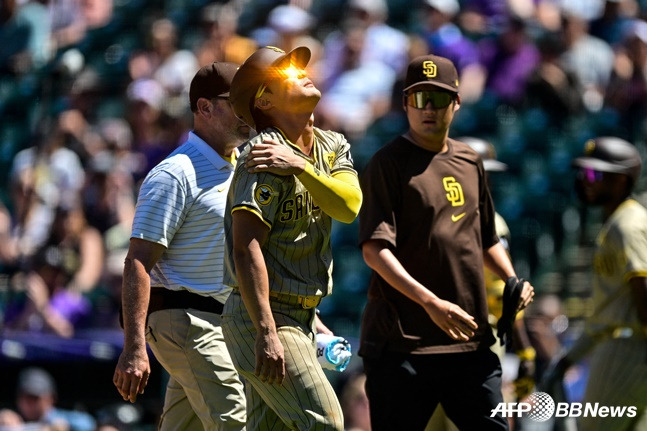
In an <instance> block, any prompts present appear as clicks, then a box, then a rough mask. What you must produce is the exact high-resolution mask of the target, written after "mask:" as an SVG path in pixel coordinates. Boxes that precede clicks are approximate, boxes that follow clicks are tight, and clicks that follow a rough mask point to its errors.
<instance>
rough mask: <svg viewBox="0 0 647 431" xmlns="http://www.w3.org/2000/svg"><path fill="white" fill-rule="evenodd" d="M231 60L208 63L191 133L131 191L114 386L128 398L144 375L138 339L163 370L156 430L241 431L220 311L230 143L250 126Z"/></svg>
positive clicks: (239, 400) (240, 400) (233, 152)
mask: <svg viewBox="0 0 647 431" xmlns="http://www.w3.org/2000/svg"><path fill="white" fill-rule="evenodd" d="M236 69H237V65H235V64H232V63H213V64H211V65H208V66H205V67H203V68H202V69H200V70H199V71H198V73H197V74H196V75H195V77H194V78H193V81H192V82H191V87H190V103H191V110H192V111H193V119H194V129H193V131H192V132H191V133H189V137H188V139H187V141H186V142H185V143H184V144H183V145H181V146H180V147H178V148H177V149H176V150H175V151H174V152H173V153H172V154H171V155H169V156H168V157H167V158H166V159H165V160H164V161H162V162H161V163H160V164H158V165H157V166H156V167H154V168H153V169H152V170H151V171H150V172H149V174H148V175H147V176H146V178H145V180H144V182H143V184H142V186H141V190H140V193H139V198H138V201H137V209H136V212H135V217H134V221H133V230H132V235H131V242H130V248H129V250H128V255H127V257H126V262H125V268H124V282H123V292H122V307H123V324H124V350H123V352H122V354H121V356H120V357H119V362H118V364H117V367H116V370H115V373H114V378H113V381H114V384H115V386H116V387H117V389H118V390H119V393H120V394H121V395H122V396H123V398H124V400H130V401H131V402H135V399H136V398H137V394H140V393H143V392H144V387H145V386H146V382H147V380H148V375H149V373H150V365H149V360H148V356H147V353H146V341H148V344H149V345H150V348H151V350H152V351H153V353H154V354H155V357H156V358H157V359H158V361H159V362H160V363H161V364H162V366H163V367H164V368H165V369H166V371H168V373H169V374H170V379H169V382H168V385H167V388H166V399H165V401H164V409H163V412H162V418H161V423H160V426H159V429H161V430H203V429H204V430H244V429H245V425H246V406H245V394H244V388H243V384H242V382H241V380H240V378H239V376H238V373H237V372H236V370H235V368H234V366H233V364H232V361H231V358H230V356H229V353H228V351H227V348H226V345H225V342H224V339H223V335H222V328H221V327H220V314H221V312H222V308H223V304H224V302H225V301H226V299H227V297H228V296H229V293H230V292H231V288H229V287H227V286H225V285H223V284H222V275H223V268H224V248H225V230H224V212H225V206H226V199H227V198H226V195H227V190H228V188H229V184H230V181H231V178H232V176H233V172H234V165H235V163H236V157H237V149H236V147H238V146H239V145H240V144H241V143H242V142H244V140H245V139H247V137H248V136H249V130H250V129H249V126H247V125H245V124H244V123H242V122H241V121H240V120H239V119H238V118H237V117H236V115H235V114H234V112H233V110H232V108H231V105H230V104H229V101H228V96H229V87H230V84H231V80H232V78H233V76H234V73H235V71H236Z"/></svg>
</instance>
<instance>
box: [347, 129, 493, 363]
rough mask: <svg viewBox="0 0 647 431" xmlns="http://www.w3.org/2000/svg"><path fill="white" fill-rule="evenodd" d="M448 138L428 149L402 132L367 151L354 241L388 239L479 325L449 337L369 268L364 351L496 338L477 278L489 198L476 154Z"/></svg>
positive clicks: (449, 347)
mask: <svg viewBox="0 0 647 431" xmlns="http://www.w3.org/2000/svg"><path fill="white" fill-rule="evenodd" d="M447 145H448V150H447V151H446V152H444V153H434V152H430V151H427V150H425V149H423V148H421V147H419V146H417V145H415V144H414V143H413V142H411V141H410V140H409V139H407V138H405V137H403V136H400V137H398V138H396V139H395V140H393V141H391V142H390V143H388V144H386V145H385V146H384V147H383V148H381V149H380V150H379V151H378V152H377V153H376V154H375V155H374V156H373V157H372V159H371V160H370V161H369V163H368V165H367V167H366V169H365V171H364V174H363V175H362V178H361V185H362V190H363V193H364V204H363V205H362V209H361V211H360V224H359V242H360V245H361V244H362V243H364V242H365V241H368V240H383V241H386V243H388V245H389V246H390V248H391V250H392V251H393V253H394V255H395V257H396V258H397V259H398V260H399V261H400V262H401V263H402V265H403V266H404V268H405V270H406V271H407V272H408V273H409V274H410V275H411V276H412V277H413V278H415V279H416V280H417V281H418V282H420V283H421V284H423V285H424V286H425V287H426V288H428V289H429V290H431V291H432V292H434V293H435V294H436V295H437V296H438V297H440V298H441V299H444V300H447V301H451V302H453V303H456V304H458V305H459V306H460V307H462V308H463V309H464V310H465V311H466V312H467V313H469V314H471V315H472V316H474V318H475V319H476V323H477V324H478V326H479V329H478V330H477V332H476V334H475V336H474V337H473V338H472V339H471V340H470V341H469V342H460V341H455V340H452V339H451V338H450V337H449V336H448V335H446V334H445V333H444V332H443V331H442V330H441V329H440V328H439V327H438V326H436V324H435V323H434V322H433V321H432V320H431V318H430V317H429V315H428V314H427V313H426V312H425V311H424V309H423V308H422V307H421V306H420V305H418V304H417V303H415V302H414V301H412V300H410V299H409V298H407V297H406V296H405V295H403V294H402V293H400V292H399V291H398V290H396V289H395V288H393V287H392V286H390V285H389V284H388V283H387V282H386V281H385V280H384V279H382V277H380V276H379V274H377V273H376V272H373V274H372V277H371V280H370V284H369V289H368V302H367V305H366V309H365V311H364V316H363V318H362V331H361V340H360V341H361V343H360V344H361V345H360V352H359V353H360V355H362V356H367V357H368V356H376V355H380V354H381V353H382V352H383V351H385V350H387V351H396V352H406V353H415V354H433V353H450V352H461V351H472V350H476V349H478V348H484V347H487V346H490V345H491V344H492V343H493V342H494V338H493V335H492V331H491V329H490V326H489V324H488V310H487V298H486V292H485V285H484V280H483V249H487V248H489V247H491V246H492V245H494V244H496V242H497V241H498V238H497V236H496V231H495V225H494V214H495V213H494V205H493V203H492V198H491V195H490V192H489V189H488V187H487V183H486V180H485V171H484V169H483V163H482V161H481V159H480V157H479V156H478V154H476V152H474V151H473V150H472V149H471V148H470V147H469V146H468V145H466V144H463V143H461V142H458V141H455V140H452V139H449V140H448V143H447Z"/></svg>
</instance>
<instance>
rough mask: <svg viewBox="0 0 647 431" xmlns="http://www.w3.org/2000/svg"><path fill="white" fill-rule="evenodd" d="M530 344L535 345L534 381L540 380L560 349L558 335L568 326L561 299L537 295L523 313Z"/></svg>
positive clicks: (549, 295) (554, 296)
mask: <svg viewBox="0 0 647 431" xmlns="http://www.w3.org/2000/svg"><path fill="white" fill-rule="evenodd" d="M524 320H525V323H526V328H527V331H528V337H529V339H530V342H531V344H532V345H533V346H534V347H535V351H536V352H537V357H536V358H535V365H536V369H535V376H536V381H540V380H541V378H542V376H543V374H544V371H545V370H546V368H548V365H549V363H550V361H551V360H552V358H554V357H555V355H557V354H558V353H559V352H560V350H561V349H562V342H561V340H560V336H561V335H562V333H563V332H564V331H565V330H566V329H567V327H568V318H567V317H566V316H565V314H564V306H563V304H562V301H561V299H560V298H559V297H558V296H556V295H552V294H544V295H540V296H538V297H537V299H536V300H535V302H534V303H533V304H531V305H530V306H529V307H528V309H527V310H526V312H525V314H524Z"/></svg>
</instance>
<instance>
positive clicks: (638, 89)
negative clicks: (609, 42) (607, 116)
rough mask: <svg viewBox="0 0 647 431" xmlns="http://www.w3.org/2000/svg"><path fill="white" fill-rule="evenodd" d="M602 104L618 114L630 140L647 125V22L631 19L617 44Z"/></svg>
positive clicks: (642, 132)
mask: <svg viewBox="0 0 647 431" xmlns="http://www.w3.org/2000/svg"><path fill="white" fill-rule="evenodd" d="M605 104H606V106H608V107H610V108H612V109H613V110H614V111H615V112H616V113H617V114H619V122H620V126H621V127H622V129H623V130H626V131H627V132H628V133H629V136H628V137H629V138H630V139H642V138H643V137H644V134H645V130H647V129H646V127H647V121H646V120H645V119H646V118H647V22H645V21H643V20H634V21H633V22H631V24H630V25H629V26H628V27H627V29H626V31H625V33H624V38H623V41H622V44H621V45H620V46H619V47H618V50H617V53H616V58H615V62H614V68H613V73H612V74H611V79H610V82H609V85H608V87H607V91H606V99H605Z"/></svg>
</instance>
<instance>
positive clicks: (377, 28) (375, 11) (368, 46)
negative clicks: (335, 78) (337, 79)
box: [323, 0, 409, 74]
mask: <svg viewBox="0 0 647 431" xmlns="http://www.w3.org/2000/svg"><path fill="white" fill-rule="evenodd" d="M388 14H389V11H388V7H387V3H386V1H385V0H350V2H349V3H348V11H347V14H345V16H346V19H351V20H356V21H355V22H357V23H362V25H363V26H364V27H365V28H366V41H365V43H364V47H363V48H362V53H361V61H362V62H363V63H364V62H372V61H379V62H381V63H383V64H385V65H387V66H389V67H390V68H391V69H393V71H394V72H395V73H396V74H399V73H403V72H404V69H405V67H406V65H407V62H408V60H409V59H408V57H407V52H408V49H409V39H408V38H407V36H406V35H405V34H404V33H403V32H402V31H400V30H398V29H396V28H393V27H391V26H389V25H388V24H387V23H386V20H387V18H388ZM344 46H345V36H344V31H343V29H339V30H335V31H333V32H332V33H330V34H329V35H328V36H327V37H326V39H325V40H324V55H323V61H324V64H325V65H326V68H327V69H330V71H331V73H332V74H336V73H338V71H339V70H342V69H343V65H344V57H345V54H344Z"/></svg>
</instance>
